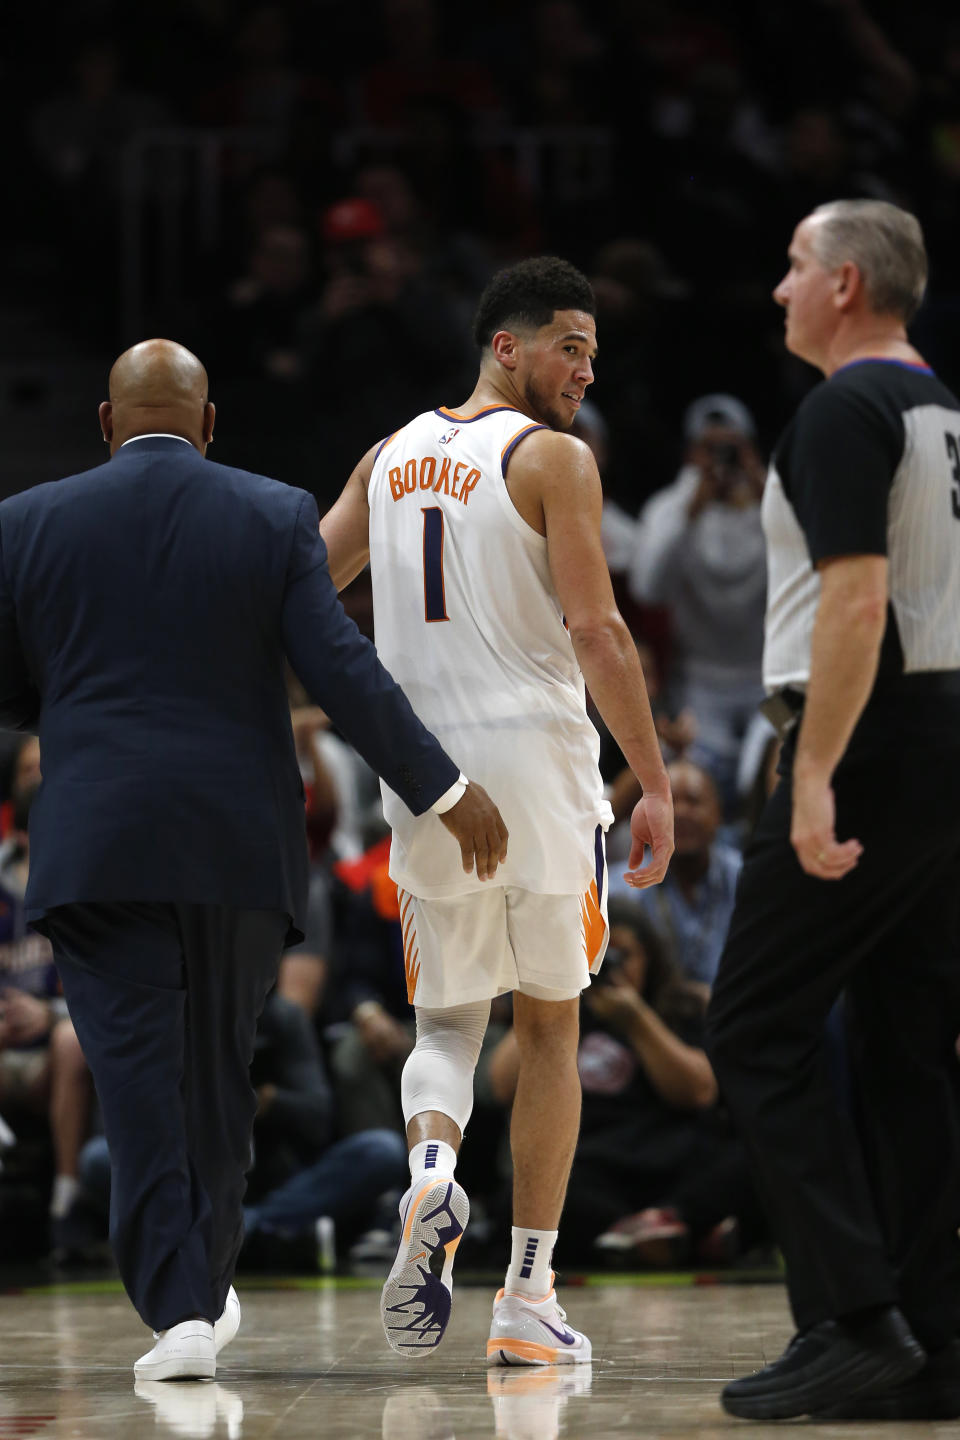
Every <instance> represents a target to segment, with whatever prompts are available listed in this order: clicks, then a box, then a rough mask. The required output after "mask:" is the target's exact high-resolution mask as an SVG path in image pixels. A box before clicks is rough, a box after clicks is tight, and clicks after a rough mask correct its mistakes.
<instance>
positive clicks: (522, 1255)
mask: <svg viewBox="0 0 960 1440" xmlns="http://www.w3.org/2000/svg"><path fill="white" fill-rule="evenodd" d="M511 1234H512V1236H513V1247H512V1249H511V1251H510V1268H509V1269H508V1270H507V1278H506V1280H505V1281H504V1282H503V1288H504V1290H508V1291H509V1292H510V1294H511V1295H529V1296H530V1298H531V1299H532V1300H542V1299H543V1297H544V1296H545V1295H549V1294H550V1291H551V1290H552V1289H553V1281H552V1279H551V1276H550V1261H551V1260H552V1259H553V1247H554V1245H556V1243H557V1231H556V1230H521V1229H520V1228H519V1227H518V1226H516V1225H514V1227H513V1230H512V1232H511Z"/></svg>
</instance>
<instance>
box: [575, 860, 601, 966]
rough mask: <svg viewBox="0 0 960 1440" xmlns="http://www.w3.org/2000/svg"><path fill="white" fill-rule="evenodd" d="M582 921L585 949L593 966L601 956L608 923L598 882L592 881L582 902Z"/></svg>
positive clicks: (588, 962) (588, 961)
mask: <svg viewBox="0 0 960 1440" xmlns="http://www.w3.org/2000/svg"><path fill="white" fill-rule="evenodd" d="M580 919H581V921H582V923H583V948H584V950H585V951H586V955H587V964H588V965H592V964H593V962H594V960H596V958H597V956H598V955H599V954H600V951H601V949H602V947H603V942H604V940H605V938H606V934H607V922H606V921H605V920H604V918H603V912H602V911H601V909H600V896H599V895H598V894H597V882H596V880H591V881H590V889H589V890H588V891H587V893H586V895H584V896H582V897H581V900H580Z"/></svg>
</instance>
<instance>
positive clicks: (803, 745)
mask: <svg viewBox="0 0 960 1440" xmlns="http://www.w3.org/2000/svg"><path fill="white" fill-rule="evenodd" d="M817 569H818V571H819V574H820V601H819V604H818V606H817V616H816V620H815V622H814V628H813V643H812V646H811V653H810V681H809V684H808V686H807V698H806V704H805V705H804V709H803V720H802V722H801V725H800V733H799V736H798V739H797V753H796V757H795V759H794V765H793V819H792V824H791V831H790V839H791V843H792V844H793V847H794V850H795V851H796V853H797V858H798V859H799V861H800V864H801V865H802V866H803V868H804V870H806V872H807V874H808V875H815V876H817V877H818V878H819V879H821V880H839V879H841V878H842V877H843V876H844V875H846V874H847V873H848V872H849V871H850V870H852V869H853V868H854V866H855V865H856V864H857V861H858V860H859V858H860V855H861V854H862V853H863V847H862V846H861V844H860V842H859V840H856V839H854V838H850V839H847V840H844V841H842V842H838V840H837V837H836V831H835V824H836V814H835V807H834V799H833V789H832V781H833V775H834V771H835V770H836V768H837V766H838V764H839V763H840V760H841V757H842V756H843V754H844V751H845V750H846V748H847V745H848V744H849V742H850V737H851V735H852V734H853V731H854V727H855V726H856V723H857V721H858V720H859V719H860V716H861V714H862V713H863V709H864V706H865V705H866V703H867V701H868V699H869V698H870V692H871V691H872V689H873V685H874V681H875V680H876V678H877V666H878V664H879V661H880V648H881V645H882V643H883V634H884V630H885V628H886V623H887V571H888V561H887V557H886V556H885V555H841V556H834V557H833V558H831V559H829V560H822V561H821V562H820V564H819V565H818V567H817Z"/></svg>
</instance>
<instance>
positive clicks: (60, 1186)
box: [50, 1175, 80, 1220]
mask: <svg viewBox="0 0 960 1440" xmlns="http://www.w3.org/2000/svg"><path fill="white" fill-rule="evenodd" d="M79 1192H80V1181H79V1180H78V1179H77V1177H76V1176H75V1175H56V1176H55V1177H54V1181H53V1194H52V1195H51V1196H50V1214H51V1215H52V1216H53V1218H54V1220H62V1219H63V1217H64V1216H65V1215H67V1214H69V1211H70V1207H71V1205H72V1204H73V1202H74V1200H76V1198H77V1195H78V1194H79Z"/></svg>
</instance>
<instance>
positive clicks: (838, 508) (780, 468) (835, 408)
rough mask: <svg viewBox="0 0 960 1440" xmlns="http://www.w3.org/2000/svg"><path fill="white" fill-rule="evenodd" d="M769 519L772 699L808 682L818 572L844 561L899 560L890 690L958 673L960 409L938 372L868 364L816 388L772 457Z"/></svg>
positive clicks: (887, 666) (888, 640) (894, 572)
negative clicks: (910, 679)
mask: <svg viewBox="0 0 960 1440" xmlns="http://www.w3.org/2000/svg"><path fill="white" fill-rule="evenodd" d="M762 518H763V528H764V533H765V535H766V541H767V569H768V582H767V614H766V627H765V642H764V659H763V679H764V684H765V686H766V688H767V691H768V692H772V691H774V690H780V689H783V688H784V687H785V686H790V687H791V688H794V689H801V690H802V689H803V688H804V686H805V685H806V683H807V681H808V680H809V678H810V645H811V639H812V636H813V622H814V617H815V614H816V607H817V601H818V599H819V595H820V577H819V575H818V574H817V571H816V568H815V567H816V565H817V563H818V562H819V561H821V560H826V559H829V558H830V557H832V556H841V555H886V556H888V558H889V592H890V607H889V613H888V620H887V628H886V632H885V635H884V640H883V648H882V652H881V658H880V671H879V676H878V680H879V681H881V682H882V684H883V685H884V687H885V688H886V687H888V686H892V687H894V688H896V687H897V680H898V677H901V676H905V675H911V674H916V673H918V672H923V671H943V670H960V401H958V400H957V398H956V396H955V395H953V394H952V393H951V391H949V390H948V389H947V387H946V386H945V385H944V384H942V383H941V381H939V380H938V379H937V377H936V376H935V375H934V373H933V371H932V370H930V369H929V368H928V367H927V366H925V365H918V364H905V363H903V362H901V361H898V360H880V359H872V360H856V361H853V362H852V363H851V364H849V365H845V366H843V367H841V368H840V369H839V370H837V371H835V372H834V374H833V375H832V376H831V377H830V379H829V380H825V381H824V382H823V384H822V385H818V386H817V387H816V389H814V390H812V391H811V392H810V394H809V395H808V396H807V397H806V398H805V399H804V401H803V402H802V404H801V405H800V407H799V409H798V410H797V413H796V415H795V416H794V418H793V420H792V421H791V423H790V424H789V425H788V426H787V429H786V430H785V431H784V433H783V436H782V437H781V439H780V442H779V443H778V445H777V447H776V449H775V451H774V455H773V458H772V460H771V463H770V473H769V476H768V478H767V484H766V489H765V491H764V496H763V507H762ZM904 688H907V687H906V685H905V687H904Z"/></svg>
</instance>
